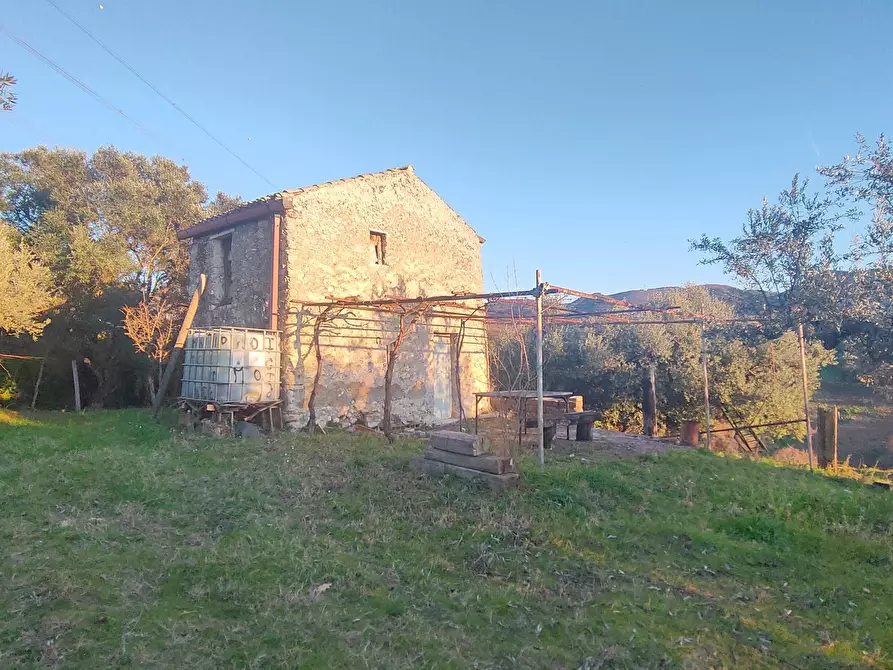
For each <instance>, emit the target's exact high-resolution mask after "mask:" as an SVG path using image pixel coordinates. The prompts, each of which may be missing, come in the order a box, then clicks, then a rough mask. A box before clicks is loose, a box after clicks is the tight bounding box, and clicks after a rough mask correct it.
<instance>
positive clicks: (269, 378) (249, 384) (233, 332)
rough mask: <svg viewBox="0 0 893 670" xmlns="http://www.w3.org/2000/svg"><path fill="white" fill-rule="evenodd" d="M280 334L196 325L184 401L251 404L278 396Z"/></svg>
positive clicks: (186, 355) (186, 354)
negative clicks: (197, 326) (198, 326)
mask: <svg viewBox="0 0 893 670" xmlns="http://www.w3.org/2000/svg"><path fill="white" fill-rule="evenodd" d="M279 380H280V370H279V332H278V331H275V330H255V329H252V328H231V327H215V328H192V329H191V330H190V331H189V334H188V335H187V337H186V347H185V349H184V351H183V377H182V382H181V385H180V396H179V397H180V399H181V400H198V401H202V402H209V403H215V404H218V405H226V404H241V405H251V404H259V403H267V402H275V401H277V400H279Z"/></svg>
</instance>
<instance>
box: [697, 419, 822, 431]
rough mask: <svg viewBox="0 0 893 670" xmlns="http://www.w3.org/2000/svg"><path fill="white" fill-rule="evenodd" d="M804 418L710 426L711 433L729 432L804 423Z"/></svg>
mask: <svg viewBox="0 0 893 670" xmlns="http://www.w3.org/2000/svg"><path fill="white" fill-rule="evenodd" d="M805 421H806V419H791V420H790V421H773V422H771V423H756V424H754V425H752V426H738V427H737V428H735V427H733V428H711V430H710V432H711V433H730V432H732V431H735V430H744V429H751V430H752V429H754V428H770V427H772V426H787V425H790V424H792V423H804V422H805ZM700 434H701V435H706V434H707V433H706V431H703V430H702V431H701V433H700Z"/></svg>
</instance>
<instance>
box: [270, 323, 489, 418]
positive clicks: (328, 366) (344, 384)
mask: <svg viewBox="0 0 893 670" xmlns="http://www.w3.org/2000/svg"><path fill="white" fill-rule="evenodd" d="M308 311H309V310H308ZM315 311H317V310H315ZM398 320H399V317H397V316H396V315H394V314H393V313H382V312H371V311H368V312H367V311H364V312H358V311H352V312H348V313H346V314H345V316H342V317H339V318H336V319H335V320H333V321H331V322H329V323H328V324H327V325H326V326H325V327H324V328H323V329H322V331H321V335H320V353H321V356H322V374H321V376H320V380H319V387H318V388H317V392H316V400H315V405H316V417H317V421H318V422H319V423H320V424H327V423H331V422H335V423H356V422H362V423H366V424H367V425H370V426H375V425H377V424H378V423H379V422H380V421H381V415H382V409H383V403H384V375H385V368H386V366H387V347H388V345H389V344H390V343H391V342H393V341H394V338H395V337H396V335H397V332H398V330H399V326H398ZM302 321H303V324H302V327H301V328H300V347H301V353H302V355H301V356H299V357H298V356H296V360H297V366H296V368H297V369H296V372H297V376H298V377H299V378H302V379H303V380H304V382H305V383H304V387H303V388H304V389H305V396H304V397H303V401H304V404H303V406H301V407H290V408H289V412H288V414H287V416H288V417H289V419H290V420H291V421H292V422H294V423H299V424H301V425H303V424H304V423H305V422H306V420H307V419H306V417H307V401H308V399H309V395H310V391H312V389H313V381H314V377H315V374H316V370H317V359H316V350H315V348H314V347H313V331H314V324H315V321H316V317H315V315H309V314H305V315H304V317H303V319H302ZM458 335H459V320H458V319H456V318H452V317H437V316H430V317H428V318H425V319H419V320H418V321H417V323H416V325H415V327H414V328H413V330H412V331H410V332H409V334H408V335H407V336H406V338H405V339H404V340H403V343H402V344H401V346H400V348H399V350H398V354H397V363H396V365H395V367H394V375H393V382H392V390H393V398H394V401H393V410H392V413H393V416H394V420H395V422H397V423H399V422H401V421H402V422H404V423H416V422H419V423H423V424H429V425H430V424H436V423H438V422H440V421H443V420H445V419H448V418H450V417H452V418H458V416H459V400H460V397H459V396H461V404H462V407H463V408H464V410H465V415H466V417H469V418H470V417H473V416H474V395H473V394H474V392H475V391H481V390H485V389H486V387H487V372H488V370H487V351H486V346H487V341H486V332H485V330H484V328H483V324H481V323H479V322H469V323H467V324H466V327H465V332H464V335H463V336H462V338H461V346H459V338H458ZM451 336H452V337H451ZM438 340H439V341H440V346H438ZM457 349H458V364H459V369H458V383H457V380H456V372H455V371H454V366H455V358H454V356H456V354H457ZM444 391H446V395H449V396H451V397H450V398H449V402H448V404H449V405H450V406H451V410H452V412H451V413H450V414H449V415H445V414H444V412H443V410H444V404H443V401H444V399H445V394H444ZM292 393H294V389H293V390H292ZM293 397H294V396H293Z"/></svg>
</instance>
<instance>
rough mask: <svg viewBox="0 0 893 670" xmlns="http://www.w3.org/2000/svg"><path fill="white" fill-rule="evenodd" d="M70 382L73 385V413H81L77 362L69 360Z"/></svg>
mask: <svg viewBox="0 0 893 670" xmlns="http://www.w3.org/2000/svg"><path fill="white" fill-rule="evenodd" d="M71 380H72V382H73V383H74V411H75V412H80V411H81V380H80V378H79V377H78V362H77V361H76V360H74V359H73V358H72V359H71Z"/></svg>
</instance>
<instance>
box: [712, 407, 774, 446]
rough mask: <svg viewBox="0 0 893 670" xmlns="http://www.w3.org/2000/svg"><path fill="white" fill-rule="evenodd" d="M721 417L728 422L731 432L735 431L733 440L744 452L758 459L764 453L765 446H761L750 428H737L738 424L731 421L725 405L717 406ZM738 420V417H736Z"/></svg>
mask: <svg viewBox="0 0 893 670" xmlns="http://www.w3.org/2000/svg"><path fill="white" fill-rule="evenodd" d="M719 409H720V411H721V412H722V415H723V416H724V417H725V420H726V421H728V422H729V425H730V426H732V430H733V431H735V438H736V439H737V440H738V442H739V443H740V444H741V446H742V447H743V448H744V450H745V451H746V452H747V453H749V454H755V455H756V456H757V457H759V456H760V455H761V454H762V453H763V452H764V451H766V445H765V444H763V441H762V440H761V439H760V436H759V435H757V434H756V433H755V432H754V431H753V429H752V428H750V427H749V426H741V427H740V428H739V427H738V424H737V423H735V421H734V420H733V419H732V417H731V415H730V414H729V411H728V408H726V406H725V405H720V406H719ZM738 418H739V420H740V418H741V417H740V416H739V417H738Z"/></svg>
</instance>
